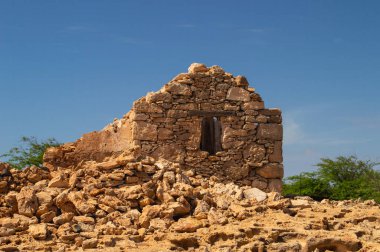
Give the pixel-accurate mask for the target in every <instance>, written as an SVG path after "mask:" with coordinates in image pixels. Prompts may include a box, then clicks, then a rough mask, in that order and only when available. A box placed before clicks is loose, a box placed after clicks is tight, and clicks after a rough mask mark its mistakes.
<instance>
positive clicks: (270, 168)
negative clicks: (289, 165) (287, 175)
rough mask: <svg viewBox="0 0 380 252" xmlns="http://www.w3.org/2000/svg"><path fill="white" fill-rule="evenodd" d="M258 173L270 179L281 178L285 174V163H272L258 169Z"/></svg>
mask: <svg viewBox="0 0 380 252" xmlns="http://www.w3.org/2000/svg"><path fill="white" fill-rule="evenodd" d="M256 174H258V175H260V176H261V177H263V178H268V179H281V178H282V177H283V176H284V167H283V165H280V164H277V163H270V164H267V165H265V166H264V167H262V168H258V169H257V170H256Z"/></svg>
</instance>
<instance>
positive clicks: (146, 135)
mask: <svg viewBox="0 0 380 252" xmlns="http://www.w3.org/2000/svg"><path fill="white" fill-rule="evenodd" d="M157 134H158V132H157V125H154V124H150V123H146V122H134V123H133V139H134V140H146V141H156V140H157Z"/></svg>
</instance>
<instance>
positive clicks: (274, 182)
mask: <svg viewBox="0 0 380 252" xmlns="http://www.w3.org/2000/svg"><path fill="white" fill-rule="evenodd" d="M267 191H269V192H279V193H281V192H282V181H281V179H270V180H269V182H268V189H267Z"/></svg>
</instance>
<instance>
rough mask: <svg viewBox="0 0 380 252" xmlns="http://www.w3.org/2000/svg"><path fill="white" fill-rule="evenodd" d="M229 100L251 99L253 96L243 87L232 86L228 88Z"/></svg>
mask: <svg viewBox="0 0 380 252" xmlns="http://www.w3.org/2000/svg"><path fill="white" fill-rule="evenodd" d="M226 98H227V100H231V101H245V102H246V101H249V100H250V99H251V98H250V96H249V92H248V91H247V90H245V89H243V88H239V87H232V88H230V89H229V90H228V93H227V97H226Z"/></svg>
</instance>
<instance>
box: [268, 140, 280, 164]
mask: <svg viewBox="0 0 380 252" xmlns="http://www.w3.org/2000/svg"><path fill="white" fill-rule="evenodd" d="M269 162H277V163H281V162H282V142H281V141H276V142H274V147H273V153H271V154H270V155H269Z"/></svg>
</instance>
